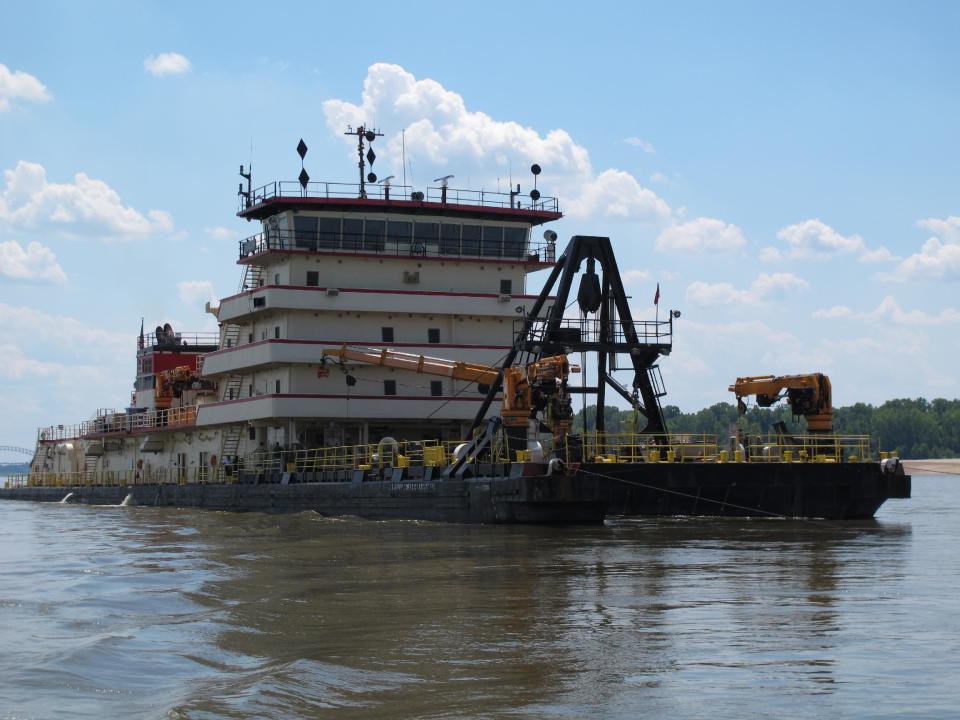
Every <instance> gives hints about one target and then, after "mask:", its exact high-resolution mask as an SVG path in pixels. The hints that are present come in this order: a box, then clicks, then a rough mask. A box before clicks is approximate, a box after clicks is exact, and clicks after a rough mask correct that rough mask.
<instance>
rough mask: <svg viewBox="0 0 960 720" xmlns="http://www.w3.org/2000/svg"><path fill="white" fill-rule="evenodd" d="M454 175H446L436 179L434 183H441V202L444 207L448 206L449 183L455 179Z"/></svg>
mask: <svg viewBox="0 0 960 720" xmlns="http://www.w3.org/2000/svg"><path fill="white" fill-rule="evenodd" d="M453 177H454V176H453V175H444V176H443V177H439V178H434V179H433V181H434V182H438V183H440V202H442V203H443V204H444V205H446V204H447V183H448V182H450V181H451V180H452V179H453Z"/></svg>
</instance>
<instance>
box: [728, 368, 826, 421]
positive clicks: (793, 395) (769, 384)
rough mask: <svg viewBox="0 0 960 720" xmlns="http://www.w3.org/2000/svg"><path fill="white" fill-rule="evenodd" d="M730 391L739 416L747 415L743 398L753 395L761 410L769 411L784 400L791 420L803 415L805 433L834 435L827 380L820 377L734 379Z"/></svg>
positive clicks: (788, 376) (820, 375)
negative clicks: (805, 420) (733, 394)
mask: <svg viewBox="0 0 960 720" xmlns="http://www.w3.org/2000/svg"><path fill="white" fill-rule="evenodd" d="M729 389H730V392H732V393H735V394H736V396H737V409H738V410H739V411H740V414H741V415H743V414H744V413H745V412H746V411H747V406H746V405H745V404H744V402H743V400H742V398H744V397H748V396H750V395H756V397H757V405H759V406H760V407H770V406H771V405H773V404H774V403H775V402H777V401H779V400H783V399H784V398H786V400H787V404H789V405H790V409H791V410H792V411H793V414H794V416H799V415H803V416H804V417H805V418H806V419H807V429H808V430H809V431H810V432H811V433H829V432H833V406H832V404H831V402H832V401H831V397H830V378H828V377H827V376H826V375H824V374H823V373H810V374H809V375H779V376H777V375H758V376H756V377H744V378H737V381H736V382H735V383H734V384H733V385H731V386H730V388H729Z"/></svg>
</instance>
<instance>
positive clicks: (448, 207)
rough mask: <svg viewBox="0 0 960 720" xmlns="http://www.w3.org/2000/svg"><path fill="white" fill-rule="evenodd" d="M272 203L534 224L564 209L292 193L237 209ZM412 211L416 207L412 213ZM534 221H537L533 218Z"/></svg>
mask: <svg viewBox="0 0 960 720" xmlns="http://www.w3.org/2000/svg"><path fill="white" fill-rule="evenodd" d="M271 205H289V206H294V207H302V208H307V209H309V208H310V206H313V205H315V206H317V207H319V208H323V207H337V206H343V207H350V208H366V209H376V210H394V211H397V213H398V214H402V215H409V214H420V212H419V211H423V210H427V211H433V210H436V211H437V214H438V215H449V214H451V213H453V214H458V213H465V214H469V215H493V216H497V215H499V216H512V217H514V218H515V219H516V221H517V222H525V223H530V224H531V225H540V224H542V223H544V222H550V221H553V220H559V219H560V218H562V217H563V213H561V212H559V211H554V210H525V209H522V208H508V207H496V206H493V205H461V204H454V203H438V202H433V201H428V200H424V201H422V202H417V201H410V200H380V199H372V198H362V199H361V198H346V197H332V198H298V197H289V196H282V195H280V196H276V197H271V198H268V199H266V200H263V201H262V202H260V203H258V204H256V205H253V206H252V207H249V208H246V209H244V210H241V211H240V212H238V213H237V215H238V216H239V217H251V218H262V217H266V216H267V215H269V214H270V213H269V212H267V210H268V208H269V207H270V206H271ZM410 211H413V212H412V213H411V212H410ZM531 221H534V222H531Z"/></svg>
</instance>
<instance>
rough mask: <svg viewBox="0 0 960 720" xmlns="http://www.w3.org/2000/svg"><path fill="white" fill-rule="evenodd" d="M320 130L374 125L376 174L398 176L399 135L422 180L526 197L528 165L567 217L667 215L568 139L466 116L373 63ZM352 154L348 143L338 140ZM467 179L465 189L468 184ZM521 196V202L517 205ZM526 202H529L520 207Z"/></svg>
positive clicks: (452, 101)
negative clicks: (518, 189)
mask: <svg viewBox="0 0 960 720" xmlns="http://www.w3.org/2000/svg"><path fill="white" fill-rule="evenodd" d="M323 110H324V115H325V116H326V121H327V125H328V127H329V128H330V129H331V131H333V132H334V133H337V134H340V133H343V131H344V129H345V128H346V127H347V125H352V126H354V127H356V126H358V125H363V124H365V123H372V122H374V120H376V122H377V123H378V124H379V125H380V127H382V128H384V129H385V130H387V131H388V132H387V135H386V136H385V137H384V138H382V139H381V140H378V141H376V142H375V143H374V145H373V147H374V149H375V151H376V153H377V156H378V159H377V161H376V172H377V173H378V174H379V175H381V176H385V175H390V174H393V175H397V176H399V175H401V173H402V167H401V143H402V140H401V131H402V130H405V135H406V153H407V158H408V161H409V163H410V165H411V166H412V167H411V169H412V171H413V172H414V173H416V178H417V179H418V180H419V181H420V182H422V181H423V180H424V179H429V178H434V177H440V176H441V175H447V174H450V173H453V174H455V175H456V176H457V177H456V181H455V183H454V185H457V186H459V187H473V188H477V187H482V188H484V189H486V190H488V191H489V190H491V189H493V188H495V187H496V186H497V183H498V180H499V182H500V186H501V188H503V190H506V185H507V181H508V178H509V177H510V175H511V172H512V176H513V181H514V184H516V183H517V182H520V183H521V184H522V185H524V188H523V189H524V192H528V191H529V190H530V189H532V186H533V182H532V180H533V178H532V176H531V175H530V174H529V172H528V168H529V167H530V165H531V164H533V163H537V164H539V165H540V166H541V167H542V168H543V175H542V176H541V177H540V179H539V182H538V187H539V189H540V191H541V193H543V195H545V196H550V195H556V196H558V197H562V198H563V201H564V205H563V206H562V208H561V209H562V210H563V211H564V212H566V213H567V214H569V215H573V216H578V217H584V216H609V217H619V218H630V219H633V220H640V221H650V222H664V221H665V220H667V219H668V218H669V217H670V215H671V211H670V207H669V206H668V205H667V203H666V202H664V201H663V200H662V199H661V198H660V197H658V196H657V194H656V193H654V192H653V191H652V190H649V189H648V188H645V187H643V186H642V185H640V183H639V182H637V180H636V178H634V177H633V176H632V175H630V174H629V173H627V172H624V171H622V170H616V169H606V170H602V171H600V172H596V171H595V170H594V168H593V167H592V165H591V163H590V157H589V154H588V152H587V150H586V149H585V148H584V147H583V146H581V145H578V144H577V143H576V142H574V140H573V138H572V137H570V134H569V133H567V132H566V131H565V130H562V129H555V130H551V131H549V132H547V133H546V134H541V133H539V132H537V131H536V130H534V129H532V128H528V127H524V126H522V125H520V124H519V123H516V122H512V121H503V120H497V119H494V118H493V117H491V116H490V115H487V114H486V113H484V112H481V111H478V110H472V109H469V108H468V107H467V105H466V102H465V101H464V99H463V97H462V96H461V95H459V94H458V93H456V92H453V91H452V90H448V89H447V88H445V87H444V86H443V85H441V84H440V83H438V82H436V81H435V80H431V79H429V78H425V79H419V80H418V79H417V78H416V77H414V75H412V74H411V73H409V72H407V71H406V70H405V69H404V68H402V67H400V66H399V65H391V64H387V63H377V64H374V65H371V66H370V67H369V69H368V71H367V76H366V79H365V80H364V84H363V91H362V94H361V99H360V102H359V104H357V103H352V102H349V101H347V100H342V99H331V100H327V101H326V102H324V104H323ZM345 142H347V143H350V144H351V147H354V145H355V143H354V142H353V141H352V140H351V139H349V138H345ZM468 175H469V182H468ZM525 197H526V195H521V198H520V199H521V202H522V201H523V200H524V198H525ZM528 202H529V200H528Z"/></svg>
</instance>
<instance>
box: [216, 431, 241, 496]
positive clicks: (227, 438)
mask: <svg viewBox="0 0 960 720" xmlns="http://www.w3.org/2000/svg"><path fill="white" fill-rule="evenodd" d="M243 428H244V425H242V424H234V425H228V426H227V427H225V428H224V429H223V431H222V435H221V436H220V456H219V457H220V461H219V462H218V463H217V481H218V482H221V483H224V482H226V481H227V474H226V468H225V467H224V464H223V461H224V460H225V459H226V458H231V462H233V461H234V460H235V458H236V456H237V449H238V448H239V447H240V438H241V437H242V436H243ZM234 471H236V467H234Z"/></svg>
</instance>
